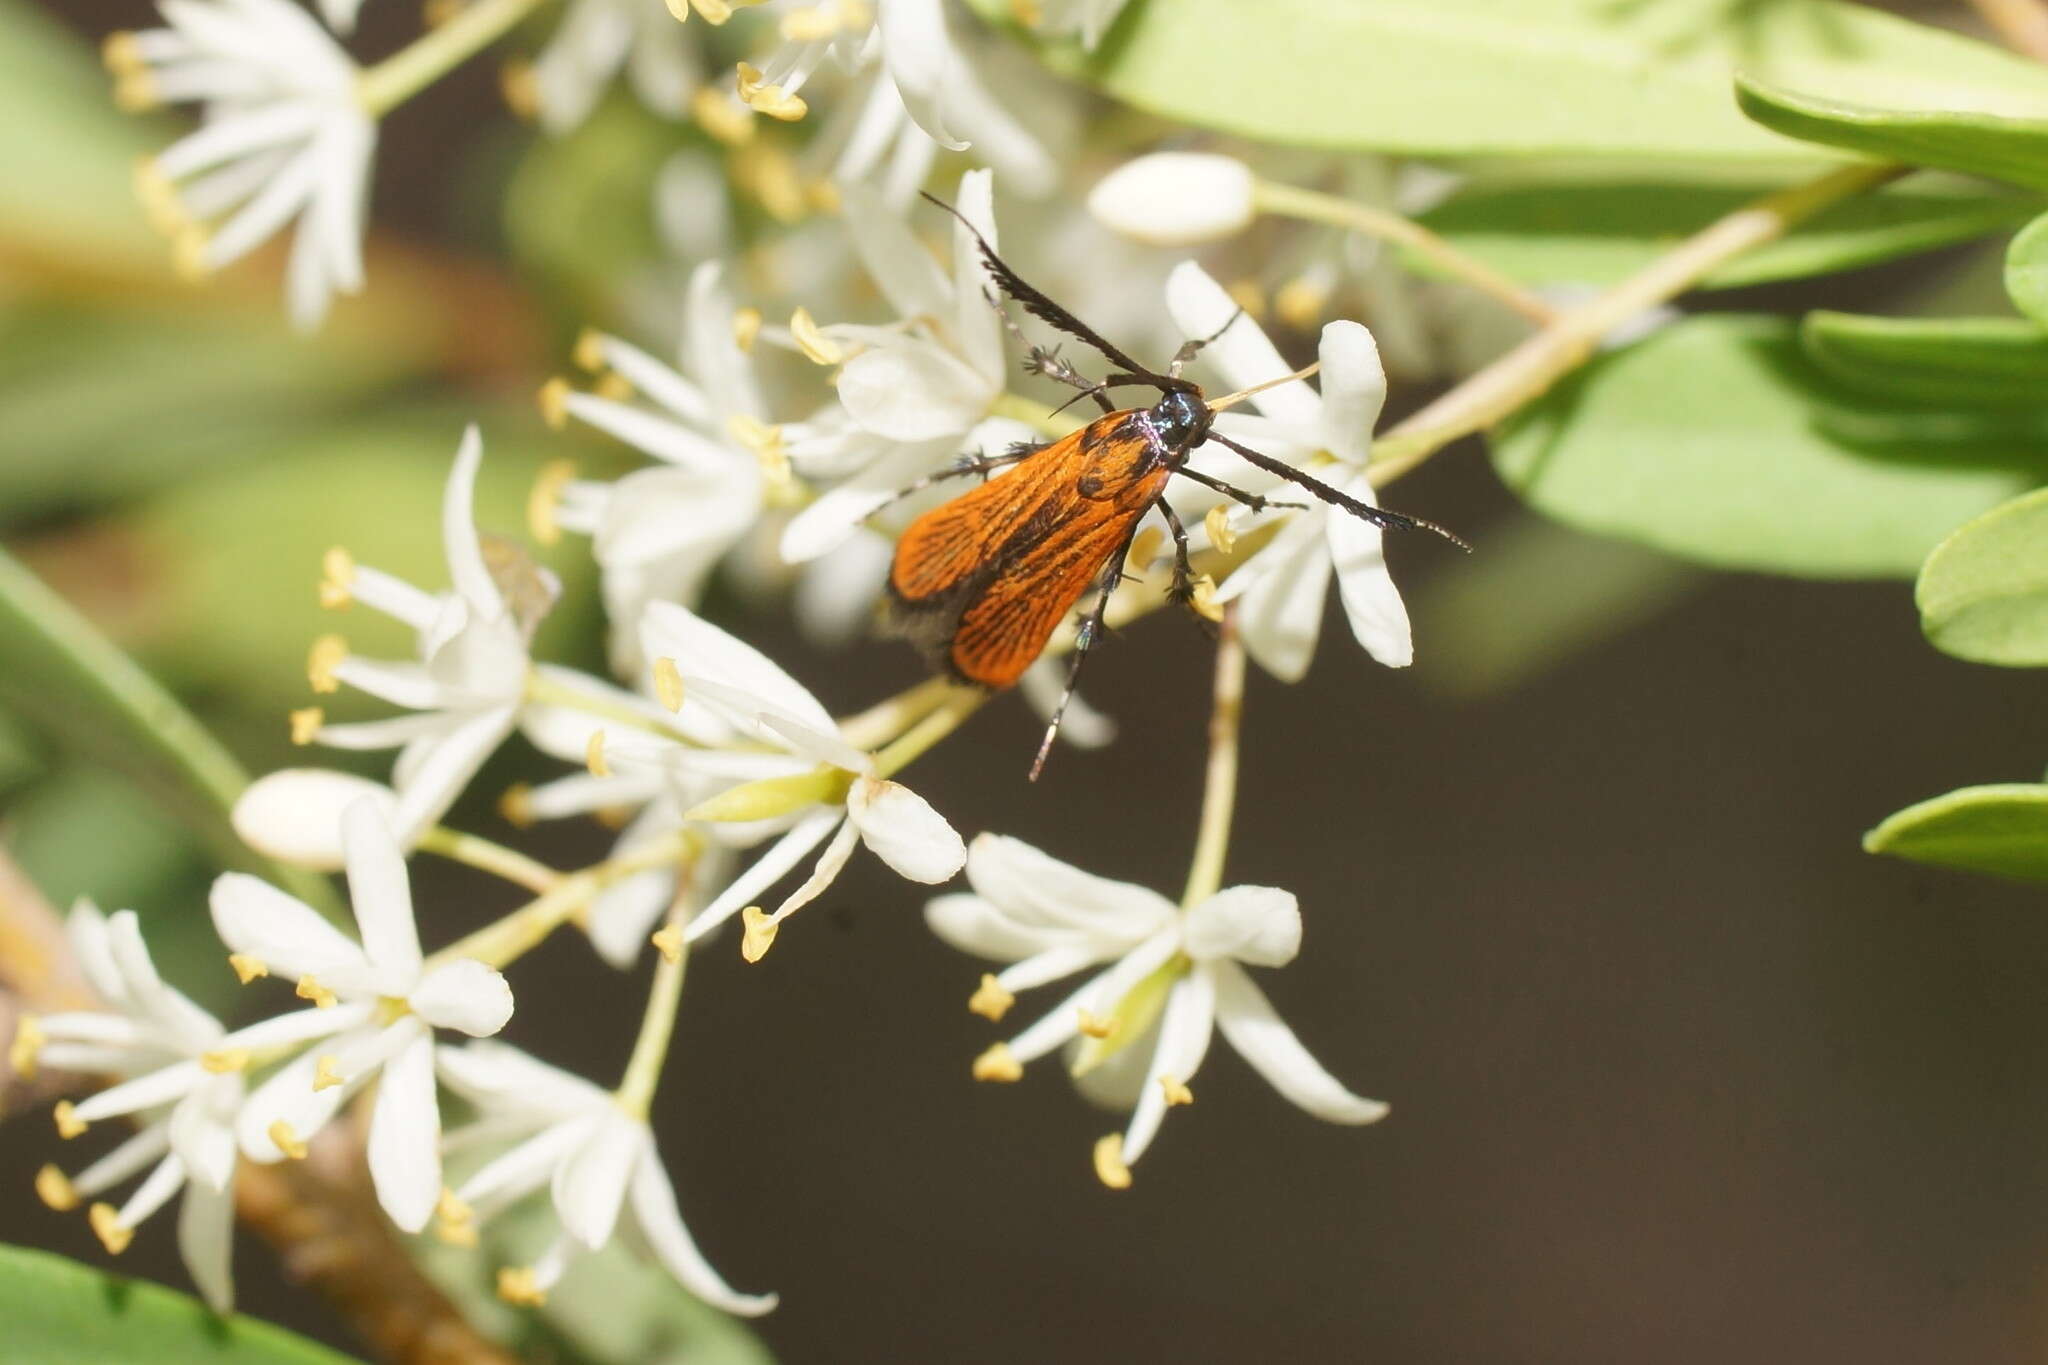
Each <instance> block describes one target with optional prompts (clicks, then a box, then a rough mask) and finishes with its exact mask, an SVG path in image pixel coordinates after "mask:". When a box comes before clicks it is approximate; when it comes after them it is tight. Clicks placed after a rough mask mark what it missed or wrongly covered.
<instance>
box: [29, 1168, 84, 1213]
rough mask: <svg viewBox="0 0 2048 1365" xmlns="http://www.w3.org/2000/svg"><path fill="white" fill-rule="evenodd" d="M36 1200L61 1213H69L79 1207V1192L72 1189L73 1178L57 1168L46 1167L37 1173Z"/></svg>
mask: <svg viewBox="0 0 2048 1365" xmlns="http://www.w3.org/2000/svg"><path fill="white" fill-rule="evenodd" d="M36 1198H38V1199H40V1200H42V1201H43V1202H44V1203H45V1204H47V1205H49V1206H50V1207H51V1208H53V1209H55V1210H56V1211H57V1212H59V1213H69V1212H71V1210H73V1209H75V1208H77V1207H78V1191H77V1190H75V1189H73V1188H72V1187H71V1177H70V1176H68V1175H65V1174H64V1172H62V1171H60V1170H58V1169H57V1168H56V1167H55V1166H45V1167H43V1169H41V1170H40V1171H37V1172H36Z"/></svg>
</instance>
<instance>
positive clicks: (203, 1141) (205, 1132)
mask: <svg viewBox="0 0 2048 1365" xmlns="http://www.w3.org/2000/svg"><path fill="white" fill-rule="evenodd" d="M241 1098H242V1080H241V1077H239V1076H236V1075H227V1076H212V1077H209V1078H208V1079H207V1081H206V1082H205V1083H202V1084H201V1085H199V1086H198V1087H197V1088H195V1089H194V1090H193V1091H192V1093H191V1094H189V1095H187V1096H186V1097H185V1098H184V1099H182V1100H180V1101H178V1107H177V1108H176V1109H173V1110H172V1111H171V1121H170V1131H171V1150H172V1151H174V1152H176V1153H177V1154H178V1160H179V1161H181V1162H183V1163H184V1165H185V1174H186V1175H188V1176H189V1177H191V1179H192V1182H193V1183H194V1185H196V1186H204V1187H205V1188H207V1189H210V1190H225V1189H227V1188H228V1182H229V1181H230V1180H232V1179H233V1178H234V1174H235V1129H234V1120H235V1110H236V1109H237V1108H238V1107H239V1106H240V1103H241Z"/></svg>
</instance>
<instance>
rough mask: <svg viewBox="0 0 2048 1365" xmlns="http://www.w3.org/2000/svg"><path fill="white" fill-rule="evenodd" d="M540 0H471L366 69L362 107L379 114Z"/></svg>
mask: <svg viewBox="0 0 2048 1365" xmlns="http://www.w3.org/2000/svg"><path fill="white" fill-rule="evenodd" d="M543 3H545V0H476V3H475V4H472V5H468V6H465V7H464V8H462V9H460V10H457V11H456V13H455V15H454V17H453V18H451V19H449V20H448V22H447V23H445V24H442V25H441V26H440V27H439V28H435V29H430V30H428V31H427V32H426V33H424V34H422V35H421V36H420V37H419V38H417V39H415V40H414V41H413V42H412V43H410V44H409V45H407V46H405V47H403V48H400V49H399V50H398V51H397V52H394V53H393V54H392V55H391V56H389V57H387V58H385V59H384V60H383V61H381V62H379V63H377V64H376V65H375V66H373V67H370V68H368V69H367V70H365V71H364V72H363V74H362V77H361V79H360V80H359V81H358V82H357V86H356V91H357V94H358V96H359V97H360V99H361V100H362V104H363V108H365V109H367V110H368V111H369V112H370V114H371V115H372V116H373V117H376V118H382V117H383V116H384V115H386V114H388V113H390V112H391V111H392V110H393V109H396V108H397V107H398V106H399V105H401V104H403V103H405V102H406V101H407V100H409V99H411V98H412V97H413V96H414V95H417V94H418V93H419V92H420V91H422V90H424V89H426V88H427V87H428V86H430V85H432V84H433V83H434V82H435V81H438V80H440V79H441V77H443V76H445V75H447V74H448V73H449V72H450V71H453V70H454V69H455V68H456V67H458V66H460V65H462V64H463V63H464V62H466V61H468V60H469V59H470V58H471V57H474V56H475V55H476V54H477V53H479V52H481V51H483V50H484V49H485V48H486V47H489V46H490V45H491V44H492V43H494V42H496V41H497V40H498V39H500V38H502V37H504V36H505V34H506V33H507V32H509V31H510V30H511V28H512V26H513V25H514V24H517V23H518V22H519V21H520V20H522V19H524V18H525V17H526V16H527V15H529V14H531V13H533V12H534V11H535V10H537V9H539V8H540V7H541V5H542V4H543Z"/></svg>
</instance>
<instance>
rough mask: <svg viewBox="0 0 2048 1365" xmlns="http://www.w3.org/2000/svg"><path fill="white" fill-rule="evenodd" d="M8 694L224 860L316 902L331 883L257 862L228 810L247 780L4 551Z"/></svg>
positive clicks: (1, 644)
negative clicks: (169, 813)
mask: <svg viewBox="0 0 2048 1365" xmlns="http://www.w3.org/2000/svg"><path fill="white" fill-rule="evenodd" d="M0 658H4V659H5V660H6V661H7V662H6V666H5V667H4V668H0V699H4V700H5V701H6V702H7V703H8V705H9V706H10V707H12V708H13V709H14V710H15V711H16V712H17V713H18V714H20V715H22V716H24V717H28V718H31V719H32V720H34V721H36V722H37V723H39V724H40V725H41V726H42V727H43V728H44V730H45V731H46V732H47V733H49V734H50V735H52V736H54V737H56V738H57V739H58V740H60V741H61V742H62V743H63V744H64V745H66V746H67V747H69V748H71V749H73V750H75V751H76V752H78V753H80V754H84V755H86V756H89V757H91V758H92V759H94V760H96V761H98V762H101V763H104V764H106V765H107V766H109V767H111V768H113V769H114V770H115V771H117V772H121V773H124V774H126V775H127V776H128V777H129V778H130V779H131V780H133V781H134V782H135V783H136V784H137V785H138V786H139V787H141V788H142V789H143V790H144V791H146V792H148V793H149V794H150V795H151V796H152V797H153V798H155V799H156V800H158V801H160V802H162V803H163V805H164V806H165V808H166V809H169V810H172V811H174V812H176V813H177V814H178V815H179V816H180V817H181V818H182V819H183V820H184V821H185V823H186V825H187V827H188V828H190V829H191V830H192V831H193V832H194V833H196V834H198V835H199V836H200V837H201V838H202V839H203V840H204V841H205V843H206V845H207V847H208V849H209V850H210V851H211V853H212V855H213V857H214V858H215V860H216V861H218V862H220V863H222V864H223V865H226V866H230V867H242V868H248V869H251V870H253V871H256V872H260V873H261V874H262V875H264V876H266V877H269V878H270V879H271V880H273V881H276V882H279V883H281V884H282V885H284V886H286V887H287V888H289V889H290V890H291V891H292V892H293V894H295V895H297V896H298V897H299V898H300V899H302V900H305V901H308V902H310V903H311V904H313V905H316V906H332V905H333V904H334V894H333V890H332V888H330V887H329V886H328V884H327V882H326V881H325V880H324V879H322V878H320V877H317V876H315V875H313V874H312V873H309V872H305V871H302V870H300V869H297V868H287V867H284V866H283V865H281V864H276V863H272V862H270V861H269V860H267V859H264V858H259V857H257V856H256V855H255V854H254V853H252V852H251V851H250V850H249V849H248V848H247V847H245V846H244V845H243V844H242V842H241V840H239V839H238V838H236V837H235V833H234V830H233V828H232V827H231V826H230V825H229V823H228V811H229V810H230V809H231V808H232V807H233V805H234V801H235V798H236V797H237V796H239V795H240V794H241V791H242V788H243V787H245V786H247V785H248V777H247V775H246V774H245V773H243V771H242V769H241V765H239V764H238V763H236V762H235V760H234V758H233V756H232V755H230V754H229V753H228V752H227V750H226V749H224V748H222V747H221V745H220V742H219V741H218V740H216V739H215V738H214V737H213V736H212V735H211V734H209V733H208V732H207V731H206V729H205V728H204V727H203V726H201V725H200V724H199V722H198V721H196V720H194V719H193V718H192V716H191V714H190V713H189V712H187V711H186V710H185V709H184V708H183V707H182V706H180V705H179V704H178V700H177V698H175V697H173V696H172V695H171V694H170V693H169V692H167V691H165V690H164V688H163V687H162V686H161V685H160V684H158V683H157V681H156V680H155V679H154V678H152V677H150V676H149V674H147V673H145V672H144V671H143V670H142V669H141V667H139V666H138V665H137V664H136V663H135V661H134V660H132V659H130V658H129V657H128V656H127V655H125V654H123V653H122V652H121V651H120V650H119V649H116V648H115V647H114V646H113V644H111V643H110V642H109V641H108V640H107V639H106V637H105V636H103V635H101V634H100V633H99V632H98V631H97V630H95V629H94V628H93V626H92V624H91V623H90V622H88V621H87V620H86V619H85V618H84V617H82V616H80V615H79V614H78V613H77V612H76V611H74V610H73V609H72V608H71V607H70V605H69V604H67V603H66V602H65V601H64V600H63V599H62V598H60V597H58V596H57V595H56V594H55V593H53V592H51V591H50V590H49V589H48V588H47V587H45V586H44V585H43V584H42V582H41V581H40V580H39V579H37V578H36V576H35V575H34V574H32V573H30V572H29V571H28V570H27V569H25V568H23V567H22V566H21V564H20V563H19V562H17V561H16V560H15V559H14V558H13V557H12V556H10V555H8V554H6V553H5V552H4V551H0Z"/></svg>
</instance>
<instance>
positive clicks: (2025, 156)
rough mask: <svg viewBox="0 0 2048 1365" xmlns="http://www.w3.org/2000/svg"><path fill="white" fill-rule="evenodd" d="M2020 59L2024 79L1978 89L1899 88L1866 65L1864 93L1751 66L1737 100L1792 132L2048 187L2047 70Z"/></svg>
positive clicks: (1887, 156) (1860, 87) (1859, 85)
mask: <svg viewBox="0 0 2048 1365" xmlns="http://www.w3.org/2000/svg"><path fill="white" fill-rule="evenodd" d="M2020 65H2021V66H2022V68H2023V70H2024V71H2025V79H2023V80H2018V81H1999V82H1997V83H1994V84H1987V85H1985V86H1982V87H1977V88H1973V87H1971V86H1969V85H1967V84H1938V85H1927V84H1922V83H1918V82H1913V81H1907V82H1903V83H1900V84H1898V85H1896V86H1895V85H1893V84H1892V83H1890V82H1888V81H1884V80H1881V79H1871V77H1872V76H1873V75H1874V73H1870V72H1864V73H1860V74H1861V75H1862V76H1863V79H1861V80H1859V81H1857V82H1856V83H1855V85H1854V87H1853V88H1854V89H1855V90H1856V91H1857V93H1858V94H1859V95H1860V96H1861V99H1857V98H1853V97H1842V96H1837V95H1835V94H1833V93H1828V94H1821V93H1818V92H1817V91H1816V90H1815V89H1814V88H1813V87H1809V86H1805V85H1798V86H1791V87H1788V86H1783V85H1776V84H1773V83H1771V82H1770V81H1768V80H1767V79H1764V78H1763V77H1761V76H1757V75H1752V74H1749V73H1745V74H1743V75H1741V76H1738V77H1737V79H1736V98H1737V99H1738V100H1739V101H1740V103H1741V105H1742V111H1743V112H1744V113H1745V114H1748V115H1749V116H1750V117H1751V118H1753V119H1755V120H1756V121H1757V122H1758V123H1761V124H1763V125H1764V126H1765V127H1767V128H1775V129H1776V130H1777V131H1779V132H1781V133H1783V134H1785V135H1786V136H1787V137H1797V138H1804V139H1805V140H1807V141H1808V142H1817V143H1820V144H1821V145H1823V146H1827V147H1839V148H1841V149H1843V150H1845V151H1851V152H1861V153H1863V154H1865V155H1868V156H1874V157H1879V158H1882V159H1884V160H1886V161H1903V162H1906V163H1907V164H1908V165H1913V166H1939V167H1942V168H1944V169H1946V170H1951V171H1968V172H1969V173H1970V174H1972V175H1988V176H1990V177H1992V178H1993V179H1994V180H2009V181H2011V182H2012V183H2013V184H2015V185H2031V186H2033V187H2035V188H2036V189H2048V71H2044V70H2043V69H2042V68H2041V66H2040V64H2039V63H2035V62H2028V63H2022V64H2020Z"/></svg>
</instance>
